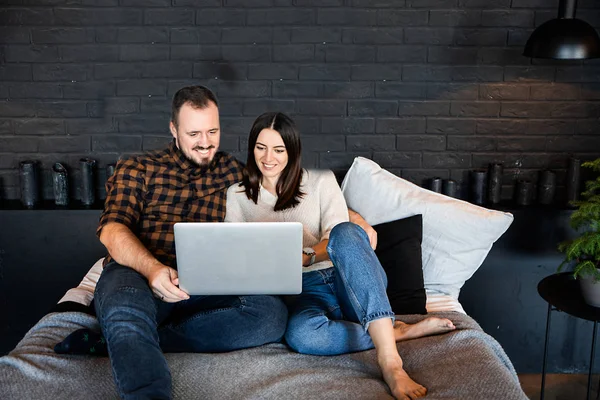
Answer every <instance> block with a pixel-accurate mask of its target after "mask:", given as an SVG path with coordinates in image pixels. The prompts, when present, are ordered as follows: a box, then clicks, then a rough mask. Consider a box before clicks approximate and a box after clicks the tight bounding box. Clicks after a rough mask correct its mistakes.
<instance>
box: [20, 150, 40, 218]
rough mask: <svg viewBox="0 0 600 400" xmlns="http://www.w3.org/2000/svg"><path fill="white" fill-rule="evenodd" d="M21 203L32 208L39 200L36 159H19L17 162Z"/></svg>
mask: <svg viewBox="0 0 600 400" xmlns="http://www.w3.org/2000/svg"><path fill="white" fill-rule="evenodd" d="M19 178H20V183H21V204H23V206H24V207H27V208H34V207H35V206H37V205H38V204H39V202H40V167H39V163H38V162H37V161H31V160H27V161H21V163H20V164H19Z"/></svg>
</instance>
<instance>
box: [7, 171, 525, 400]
mask: <svg viewBox="0 0 600 400" xmlns="http://www.w3.org/2000/svg"><path fill="white" fill-rule="evenodd" d="M342 189H343V191H344V195H345V198H346V201H347V203H348V206H349V207H351V208H352V209H354V210H356V211H357V212H359V213H360V214H361V215H363V216H364V217H365V219H367V221H368V222H369V223H370V224H372V225H376V224H380V223H385V222H387V221H392V220H399V221H400V220H402V218H406V217H410V216H414V215H417V214H420V215H422V228H423V230H422V242H421V240H419V244H420V246H419V249H421V248H422V257H421V253H419V272H420V274H421V282H423V283H422V285H424V290H425V293H426V303H425V307H426V311H427V315H422V314H402V315H397V319H398V320H401V321H404V322H408V323H412V322H417V321H419V320H421V319H424V318H426V317H427V316H440V317H444V318H449V319H451V320H452V321H453V323H454V324H455V325H456V327H457V329H456V330H455V331H452V332H449V333H445V334H442V335H435V336H429V337H424V338H419V339H413V340H409V341H405V342H401V343H398V349H399V352H400V355H401V356H402V359H403V360H404V367H405V369H406V371H407V372H408V373H409V375H410V376H411V377H412V378H413V379H414V380H416V381H417V382H419V383H421V384H423V385H424V386H425V387H427V388H428V395H427V397H426V398H427V399H527V397H526V396H525V394H524V392H523V391H522V390H521V387H520V384H519V381H518V378H517V375H516V372H515V369H514V367H513V365H512V363H511V361H510V360H509V358H508V356H507V355H506V353H505V352H504V350H503V349H502V347H501V345H500V344H499V343H498V342H497V341H496V340H495V339H494V338H493V337H491V336H490V335H488V334H487V333H485V332H484V331H483V330H482V329H481V327H480V326H479V325H478V324H477V322H476V321H475V320H474V319H473V318H471V317H469V316H468V315H467V314H466V313H465V311H464V309H463V307H462V305H461V304H460V303H459V301H458V294H459V291H460V288H461V287H462V285H463V284H464V283H465V281H466V280H468V279H469V278H470V276H472V274H473V273H474V272H475V271H476V270H477V268H478V267H479V266H480V265H481V263H482V262H483V260H484V259H485V257H486V255H487V253H488V252H489V250H490V248H491V246H492V244H493V243H494V242H495V241H496V240H497V239H498V238H499V237H500V236H501V235H502V234H503V233H504V232H505V231H506V229H507V228H508V226H509V225H510V223H511V222H512V215H510V214H506V213H500V212H497V211H490V210H486V209H483V208H481V207H476V206H473V205H470V204H467V203H465V202H461V201H460V200H456V199H450V198H447V197H446V196H442V195H439V194H437V193H432V192H429V191H426V190H424V189H421V188H418V187H416V186H414V185H412V186H411V184H410V183H408V182H405V181H402V180H400V179H399V178H397V177H394V176H391V174H389V173H387V172H386V171H385V170H382V169H380V168H379V166H377V165H376V164H375V163H373V162H372V161H370V160H365V159H362V160H361V159H357V160H355V163H354V164H353V166H352V168H351V169H350V170H349V171H348V174H347V175H346V178H345V180H344V183H343V184H342ZM382 190H385V193H383V192H381V191H382ZM369 193H370V195H369V196H368V198H361V196H364V195H368V194H369ZM449 229H451V230H452V232H456V231H457V229H458V231H459V232H461V234H460V235H456V234H448V230H449ZM419 239H421V238H419ZM397 250H398V249H397V248H395V249H394V251H397ZM419 251H421V250H419ZM421 258H422V265H421V263H420V261H421ZM101 261H102V260H101V259H100V260H98V261H97V262H96V263H95V264H94V265H93V266H92V267H91V269H89V271H88V273H87V274H86V275H85V277H84V278H83V280H82V281H81V283H80V284H79V285H78V286H77V287H74V288H72V289H70V290H68V291H67V292H66V293H65V294H64V296H63V297H62V299H61V300H60V301H59V302H58V304H57V306H56V308H55V310H54V311H53V312H50V313H49V314H47V315H45V316H44V317H43V318H41V319H40V320H39V321H38V322H37V323H36V324H35V325H34V326H33V327H32V328H31V329H30V330H29V331H28V332H27V334H25V336H24V337H23V339H22V340H21V341H20V342H19V343H18V344H17V346H16V347H15V348H14V349H13V350H12V351H11V352H10V353H9V354H8V355H6V356H4V357H1V358H0V398H1V399H53V398H56V399H116V398H118V396H117V392H116V389H115V386H114V383H113V378H112V374H111V369H110V363H109V359H108V358H107V357H91V356H82V355H59V354H56V353H55V352H54V351H53V347H54V345H56V344H57V343H58V342H60V341H62V340H63V339H64V338H65V337H66V336H67V335H69V334H70V333H71V332H73V331H74V330H76V329H79V328H90V329H94V330H99V326H98V322H97V320H96V318H95V317H94V315H93V314H90V308H89V307H88V306H89V304H90V302H91V301H92V296H93V290H94V287H95V283H96V281H97V279H98V277H99V274H100V272H101ZM393 267H395V266H393ZM386 272H388V275H389V272H390V271H387V270H386ZM134 356H135V355H132V357H134ZM166 358H167V362H168V363H169V366H170V369H171V373H172V377H173V395H174V397H175V398H176V399H279V398H286V399H288V398H289V399H313V398H314V399H317V398H318V399H391V398H392V397H391V395H390V392H389V390H388V388H387V385H386V384H385V383H384V381H383V380H382V376H381V373H380V370H379V368H378V365H377V362H376V354H375V351H374V350H369V351H364V352H358V353H352V354H345V355H340V356H329V357H319V356H309V355H301V354H297V353H294V352H292V351H290V350H289V349H288V348H287V347H286V346H285V344H280V343H277V344H269V345H265V346H260V347H257V348H251V349H245V350H239V351H234V352H230V353H221V354H189V353H177V354H167V355H166Z"/></svg>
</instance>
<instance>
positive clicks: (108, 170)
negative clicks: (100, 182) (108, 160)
mask: <svg viewBox="0 0 600 400" xmlns="http://www.w3.org/2000/svg"><path fill="white" fill-rule="evenodd" d="M114 173H115V164H106V179H108V178H110V177H111V176H113V174H114Z"/></svg>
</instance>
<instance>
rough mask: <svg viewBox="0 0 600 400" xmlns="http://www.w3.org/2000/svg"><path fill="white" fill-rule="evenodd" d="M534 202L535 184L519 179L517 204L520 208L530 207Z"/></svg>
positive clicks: (516, 193) (516, 191)
mask: <svg viewBox="0 0 600 400" xmlns="http://www.w3.org/2000/svg"><path fill="white" fill-rule="evenodd" d="M532 201H533V182H531V181H530V180H527V179H519V180H518V181H517V186H516V189H515V203H517V205H519V206H528V205H530V204H531V203H532Z"/></svg>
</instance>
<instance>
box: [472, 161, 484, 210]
mask: <svg viewBox="0 0 600 400" xmlns="http://www.w3.org/2000/svg"><path fill="white" fill-rule="evenodd" d="M470 175H471V179H470V183H469V200H470V201H471V203H473V204H478V205H482V204H484V202H485V195H486V186H487V171H485V170H482V169H481V170H474V171H471V174H470Z"/></svg>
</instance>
